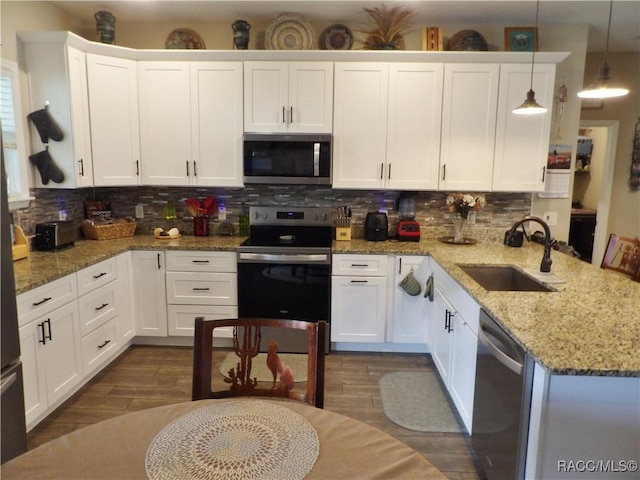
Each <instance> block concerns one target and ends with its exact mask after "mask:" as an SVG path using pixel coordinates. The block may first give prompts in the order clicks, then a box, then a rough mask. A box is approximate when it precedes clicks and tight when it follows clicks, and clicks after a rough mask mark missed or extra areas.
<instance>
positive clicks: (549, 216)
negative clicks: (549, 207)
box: [542, 212, 558, 226]
mask: <svg viewBox="0 0 640 480" xmlns="http://www.w3.org/2000/svg"><path fill="white" fill-rule="evenodd" d="M542 219H543V220H544V221H545V222H547V225H549V226H552V225H558V212H544V213H543V214H542Z"/></svg>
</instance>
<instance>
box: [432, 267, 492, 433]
mask: <svg viewBox="0 0 640 480" xmlns="http://www.w3.org/2000/svg"><path fill="white" fill-rule="evenodd" d="M432 268H433V272H434V285H435V290H434V299H433V307H432V308H433V310H432V315H431V318H430V328H429V335H428V338H429V342H428V343H429V349H430V351H431V356H432V358H433V362H434V363H435V365H436V368H437V369H438V372H439V373H440V376H441V378H442V381H443V383H444V384H445V386H446V387H447V390H448V392H449V395H450V396H451V398H452V400H453V403H454V404H455V406H456V409H457V410H458V414H459V415H460V418H461V419H462V421H463V423H464V425H465V427H466V428H467V431H468V432H469V433H471V426H472V419H473V396H474V389H475V374H476V354H477V351H478V320H479V316H480V306H479V305H478V304H477V303H476V302H475V301H474V300H473V299H472V298H471V297H470V296H469V295H468V294H467V293H466V292H465V291H464V290H463V288H462V287H461V286H460V285H459V284H458V283H456V281H455V280H453V278H451V276H449V275H448V274H447V273H446V272H445V271H444V270H443V269H442V268H441V267H440V266H439V265H437V264H436V263H435V262H433V265H432Z"/></svg>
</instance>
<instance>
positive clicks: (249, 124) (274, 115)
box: [244, 62, 333, 133]
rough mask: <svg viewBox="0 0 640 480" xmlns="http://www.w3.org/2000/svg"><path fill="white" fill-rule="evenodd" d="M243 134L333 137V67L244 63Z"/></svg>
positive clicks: (290, 63) (329, 64)
mask: <svg viewBox="0 0 640 480" xmlns="http://www.w3.org/2000/svg"><path fill="white" fill-rule="evenodd" d="M244 68H245V74H244V131H245V132H251V133H287V132H288V133H331V128H332V112H333V63H331V62H245V64H244Z"/></svg>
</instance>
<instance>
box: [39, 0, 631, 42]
mask: <svg viewBox="0 0 640 480" xmlns="http://www.w3.org/2000/svg"><path fill="white" fill-rule="evenodd" d="M52 1H53V3H54V4H56V5H58V6H59V7H61V8H62V9H64V10H66V11H68V12H69V13H71V14H73V15H74V16H76V17H78V18H80V19H81V20H82V21H87V22H93V21H94V20H93V14H94V12H96V11H97V10H108V11H110V12H112V13H113V14H114V15H115V17H116V19H117V21H121V22H134V21H135V22H158V21H173V22H189V21H193V22H196V21H197V22H206V21H212V22H213V21H216V22H219V21H233V20H235V19H237V18H246V19H256V20H265V21H268V20H271V19H273V18H275V16H276V15H277V14H279V13H282V12H296V13H299V14H301V15H304V16H306V17H307V18H308V19H309V20H313V21H314V22H325V21H326V22H328V23H334V22H341V23H358V22H362V20H363V16H362V8H363V7H377V6H380V5H381V3H382V2H380V1H368V0H345V1H335V0H297V1H269V0H173V1H169V0H52ZM384 3H385V5H387V6H391V5H393V4H403V5H405V6H407V7H409V8H411V9H412V10H414V11H415V12H416V14H417V16H416V18H415V23H417V24H422V25H434V26H437V25H439V24H466V25H469V26H470V28H472V27H471V26H473V25H474V24H495V25H499V26H532V25H533V24H534V20H535V12H536V2H535V1H532V0H495V1H481V0H464V1H463V0H405V1H396V0H385V1H384ZM609 4H610V2H609V1H602V0H565V1H554V0H541V1H540V13H539V20H538V23H539V24H540V25H553V24H567V23H579V24H589V25H590V29H589V42H588V46H587V49H588V51H590V52H602V51H604V48H605V44H606V32H607V22H608V19H609ZM611 25H612V26H611V37H610V41H609V51H612V52H629V51H634V52H640V0H615V1H614V2H613V14H612V21H611Z"/></svg>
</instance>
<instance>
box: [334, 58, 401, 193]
mask: <svg viewBox="0 0 640 480" xmlns="http://www.w3.org/2000/svg"><path fill="white" fill-rule="evenodd" d="M388 92H389V65H388V64H387V63H373V62H371V63H369V62H365V63H360V62H353V63H352V62H340V63H336V64H335V98H334V106H335V107H334V120H333V187H334V188H363V189H377V188H382V187H383V185H384V178H385V171H384V167H385V163H386V150H387V145H386V142H387V104H388V103H387V98H388Z"/></svg>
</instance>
